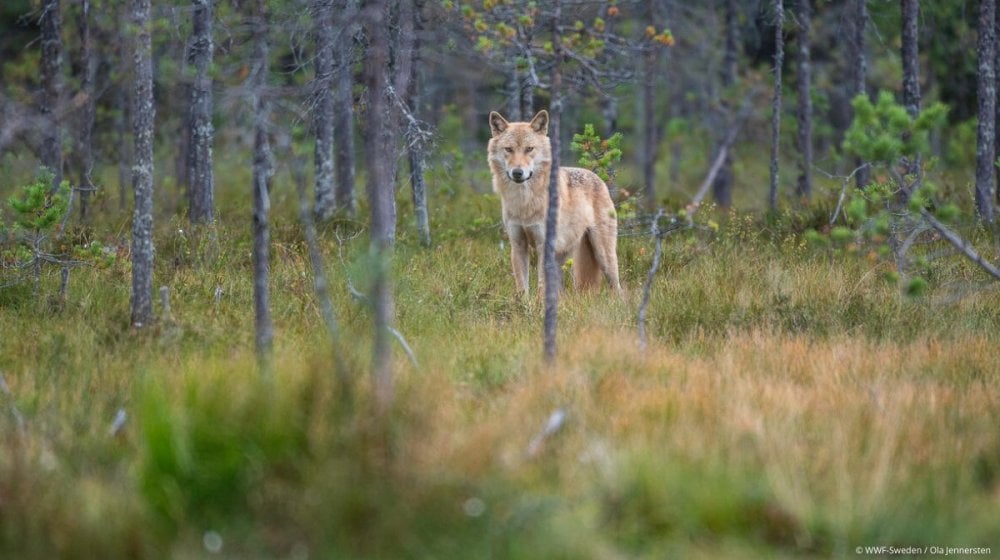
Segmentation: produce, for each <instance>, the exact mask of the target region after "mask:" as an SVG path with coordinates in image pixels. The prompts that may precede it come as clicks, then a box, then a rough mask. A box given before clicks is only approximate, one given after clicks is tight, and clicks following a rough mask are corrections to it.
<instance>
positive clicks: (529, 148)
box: [524, 146, 535, 154]
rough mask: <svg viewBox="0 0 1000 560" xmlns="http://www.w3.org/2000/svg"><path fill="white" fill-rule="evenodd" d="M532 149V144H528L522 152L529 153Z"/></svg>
mask: <svg viewBox="0 0 1000 560" xmlns="http://www.w3.org/2000/svg"><path fill="white" fill-rule="evenodd" d="M534 149H535V148H534V146H528V147H527V148H525V149H524V153H526V154H530V153H531V150H534Z"/></svg>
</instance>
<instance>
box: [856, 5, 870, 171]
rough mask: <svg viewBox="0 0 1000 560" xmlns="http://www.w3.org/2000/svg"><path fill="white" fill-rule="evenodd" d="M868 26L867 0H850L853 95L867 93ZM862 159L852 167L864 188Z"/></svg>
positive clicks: (866, 169)
mask: <svg viewBox="0 0 1000 560" xmlns="http://www.w3.org/2000/svg"><path fill="white" fill-rule="evenodd" d="M867 26H868V0H851V37H852V39H851V43H852V45H853V49H854V52H853V55H854V56H853V61H852V68H851V73H852V80H851V81H852V82H853V84H854V85H853V88H852V90H853V93H854V97H857V96H859V95H868V88H867V86H866V81H867V79H868V57H867V55H866V53H865V28H866V27H867ZM864 163H865V162H864V161H862V160H861V159H860V158H857V159H855V160H854V167H855V168H856V169H857V168H859V167H860V168H861V170H860V171H858V172H857V174H855V181H856V184H857V186H858V188H859V189H860V188H864V187H866V186H868V183H869V182H871V173H870V172H869V170H868V168H867V167H862V166H863V165H864Z"/></svg>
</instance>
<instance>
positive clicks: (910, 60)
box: [900, 0, 920, 186]
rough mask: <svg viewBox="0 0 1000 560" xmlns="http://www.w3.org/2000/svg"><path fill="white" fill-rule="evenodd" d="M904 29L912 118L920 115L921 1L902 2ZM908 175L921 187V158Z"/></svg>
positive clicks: (906, 84)
mask: <svg viewBox="0 0 1000 560" xmlns="http://www.w3.org/2000/svg"><path fill="white" fill-rule="evenodd" d="M900 4H901V10H902V19H903V22H902V24H903V29H902V36H903V39H902V46H901V49H900V53H901V56H902V59H903V106H905V107H906V112H907V113H909V114H910V116H911V117H913V118H916V117H917V115H919V114H920V80H919V75H920V66H919V61H918V59H917V52H918V51H917V16H918V15H919V11H920V1H919V0H900ZM906 171H907V174H908V175H913V176H915V177H916V179H915V181H914V186H916V185H919V183H920V179H919V172H920V156H919V154H918V155H917V156H916V157H915V158H914V160H913V161H910V162H909V165H908V168H907V170H906Z"/></svg>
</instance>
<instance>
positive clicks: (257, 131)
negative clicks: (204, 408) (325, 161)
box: [250, 0, 274, 372]
mask: <svg viewBox="0 0 1000 560" xmlns="http://www.w3.org/2000/svg"><path fill="white" fill-rule="evenodd" d="M250 23H251V29H252V30H253V43H254V54H253V69H252V70H251V74H250V81H251V83H250V87H251V96H252V102H253V114H254V141H253V186H252V189H253V192H252V193H251V194H252V195H253V228H252V229H253V307H254V342H255V345H256V349H257V358H258V361H259V362H260V364H261V366H262V369H263V370H264V371H265V372H266V371H268V369H269V365H270V355H271V346H272V344H273V339H274V328H273V326H272V324H271V280H270V273H269V269H270V261H271V230H270V221H269V220H270V216H269V214H270V211H271V198H270V191H271V173H272V169H271V142H270V138H269V136H268V127H269V126H270V118H271V115H270V113H271V106H270V102H269V100H268V98H267V93H266V92H265V91H264V89H265V88H266V86H267V79H268V54H269V46H268V44H267V0H254V11H253V20H252V21H251V22H250Z"/></svg>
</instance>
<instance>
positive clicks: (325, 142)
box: [312, 0, 337, 220]
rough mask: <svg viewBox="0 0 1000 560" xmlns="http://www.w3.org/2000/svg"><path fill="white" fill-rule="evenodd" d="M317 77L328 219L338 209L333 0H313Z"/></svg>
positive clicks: (319, 181) (320, 207)
mask: <svg viewBox="0 0 1000 560" xmlns="http://www.w3.org/2000/svg"><path fill="white" fill-rule="evenodd" d="M312 10H313V17H315V18H316V19H315V26H316V28H315V31H314V33H315V41H316V56H315V60H316V77H315V79H314V80H313V88H314V89H313V103H314V106H313V110H312V119H313V122H312V126H313V133H314V134H315V135H316V144H315V152H314V160H315V165H316V216H317V217H318V218H319V219H321V220H328V219H330V218H331V217H332V216H333V213H334V211H335V210H336V204H337V203H336V198H335V196H334V192H333V176H334V172H333V169H334V168H333V70H334V68H333V64H334V61H333V51H334V44H333V43H334V39H335V32H334V26H333V0H313V1H312Z"/></svg>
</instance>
